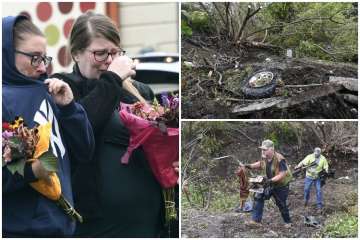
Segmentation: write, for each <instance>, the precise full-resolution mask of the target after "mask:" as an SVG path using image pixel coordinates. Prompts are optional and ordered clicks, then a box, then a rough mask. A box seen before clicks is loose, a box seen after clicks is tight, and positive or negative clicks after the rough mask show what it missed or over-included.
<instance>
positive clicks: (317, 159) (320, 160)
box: [295, 147, 329, 212]
mask: <svg viewBox="0 0 360 240" xmlns="http://www.w3.org/2000/svg"><path fill="white" fill-rule="evenodd" d="M313 163H315V164H314V165H313V166H311V167H309V168H307V169H306V177H305V184H304V200H305V203H304V204H305V207H307V205H308V202H309V199H310V189H311V186H312V184H315V187H316V203H317V208H318V210H319V212H321V211H322V208H323V200H322V192H321V180H320V177H319V173H320V172H321V171H322V170H325V171H326V172H329V165H328V162H327V160H326V158H325V157H324V156H323V155H322V154H321V149H320V148H318V147H317V148H315V149H314V153H312V154H309V155H307V156H306V157H305V158H304V160H302V161H301V162H300V163H299V164H298V165H297V166H296V168H300V167H302V166H309V165H311V164H313ZM296 168H295V169H296Z"/></svg>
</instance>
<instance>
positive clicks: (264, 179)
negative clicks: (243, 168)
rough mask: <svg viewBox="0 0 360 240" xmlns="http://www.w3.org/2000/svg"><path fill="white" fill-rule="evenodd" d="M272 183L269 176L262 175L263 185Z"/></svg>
mask: <svg viewBox="0 0 360 240" xmlns="http://www.w3.org/2000/svg"><path fill="white" fill-rule="evenodd" d="M271 183H272V180H271V178H268V177H267V176H263V184H264V186H270V185H271Z"/></svg>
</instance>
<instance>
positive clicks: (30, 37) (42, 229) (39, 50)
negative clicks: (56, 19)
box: [2, 16, 94, 238]
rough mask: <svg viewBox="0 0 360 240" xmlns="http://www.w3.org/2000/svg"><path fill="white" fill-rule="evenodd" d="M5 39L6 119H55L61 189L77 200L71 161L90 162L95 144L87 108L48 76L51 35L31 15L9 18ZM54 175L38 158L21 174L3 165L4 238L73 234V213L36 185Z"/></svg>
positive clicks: (34, 121) (54, 150) (5, 23)
mask: <svg viewBox="0 0 360 240" xmlns="http://www.w3.org/2000/svg"><path fill="white" fill-rule="evenodd" d="M2 40H3V42H2V73H3V74H2V121H3V123H4V122H7V123H11V122H13V121H14V120H15V119H16V117H22V118H23V119H24V122H25V124H26V125H27V126H28V127H29V128H34V127H35V126H37V125H42V124H45V123H48V122H50V123H51V124H52V128H51V137H50V148H49V149H50V150H51V151H52V153H53V154H54V155H55V156H56V157H57V164H58V171H57V175H58V177H59V180H60V184H61V192H62V194H63V195H64V196H65V198H66V199H67V200H68V201H69V202H70V203H71V204H72V205H74V203H73V194H72V187H71V180H70V177H71V176H70V161H71V162H86V161H89V160H90V159H91V158H92V152H93V147H94V137H93V132H92V128H91V125H90V123H89V121H88V119H87V117H86V113H85V111H84V109H83V108H82V107H81V106H80V105H79V104H77V103H75V102H74V100H73V94H72V91H71V89H70V87H69V85H68V84H66V83H64V82H63V81H61V80H59V79H48V78H47V74H46V67H47V66H49V64H50V62H51V57H48V56H46V39H45V37H44V35H43V34H42V33H41V31H40V30H39V29H38V28H37V27H36V26H35V25H34V24H33V23H32V22H31V21H30V20H28V19H27V18H26V17H25V16H18V17H5V18H3V19H2ZM3 126H4V125H3ZM3 131H4V129H3ZM3 140H4V139H3ZM3 152H4V151H3ZM13 153H16V151H14V152H11V154H10V156H9V155H7V157H9V158H10V159H11V160H10V164H11V163H13V161H16V159H15V154H14V155H13V157H11V155H12V154H13ZM4 155H5V154H4ZM3 158H4V156H3ZM14 163H15V162H14ZM49 174H50V172H48V171H47V170H46V169H45V168H44V166H43V165H42V163H41V162H40V161H39V160H38V159H35V160H33V161H32V162H29V161H27V162H26V163H25V166H24V168H23V169H18V171H17V172H15V173H11V172H10V170H9V169H8V166H6V165H5V166H4V165H3V168H2V192H3V195H2V198H3V208H2V209H3V212H2V234H3V237H35V238H38V237H68V236H72V234H73V233H74V231H75V222H74V221H73V220H72V218H71V217H70V216H69V215H67V214H66V213H65V211H64V210H63V209H61V208H59V206H58V205H57V204H56V202H55V201H52V200H49V199H47V198H46V197H44V196H42V195H41V194H40V193H39V192H37V191H35V190H34V189H33V188H31V187H30V183H32V182H36V181H38V180H39V179H41V180H44V181H50V177H49Z"/></svg>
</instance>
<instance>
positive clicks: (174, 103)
mask: <svg viewBox="0 0 360 240" xmlns="http://www.w3.org/2000/svg"><path fill="white" fill-rule="evenodd" d="M178 107H179V98H177V97H174V98H173V99H172V101H171V102H170V109H171V110H175V109H177V108H178Z"/></svg>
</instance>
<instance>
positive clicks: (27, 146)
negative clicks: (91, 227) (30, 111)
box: [2, 117, 82, 222]
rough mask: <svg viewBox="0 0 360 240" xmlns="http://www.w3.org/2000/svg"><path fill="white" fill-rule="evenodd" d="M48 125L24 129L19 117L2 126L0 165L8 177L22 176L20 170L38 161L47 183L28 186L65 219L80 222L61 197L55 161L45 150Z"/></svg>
mask: <svg viewBox="0 0 360 240" xmlns="http://www.w3.org/2000/svg"><path fill="white" fill-rule="evenodd" d="M50 135H51V122H48V123H46V124H44V125H39V126H36V127H34V128H32V129H30V128H28V127H26V125H25V124H24V120H23V119H22V118H21V117H16V118H15V121H14V122H12V123H7V122H3V123H2V151H3V155H2V163H3V166H6V168H7V169H8V170H9V171H10V172H11V173H12V174H16V173H17V174H20V175H21V176H24V167H25V164H26V163H27V162H33V161H35V160H37V159H38V160H39V161H40V162H41V164H42V166H43V167H44V168H45V169H46V170H47V171H49V172H51V173H50V175H49V180H50V182H47V181H45V180H43V179H39V180H37V181H35V182H31V183H30V186H31V187H32V188H34V189H35V190H36V191H38V192H39V193H40V194H42V195H43V196H45V197H47V198H48V199H50V200H53V201H55V202H56V203H57V204H58V205H59V206H60V207H61V208H62V209H63V210H64V211H65V213H66V214H67V215H69V216H70V217H71V218H73V219H74V220H78V221H79V222H82V217H81V216H80V214H79V213H78V212H77V211H76V210H75V209H74V208H73V207H72V206H71V204H70V203H69V201H68V200H66V199H65V197H64V196H63V195H62V193H61V184H60V181H59V177H58V176H57V174H56V171H57V169H58V166H57V158H56V157H55V156H54V155H53V153H52V152H51V150H49V145H50Z"/></svg>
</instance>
